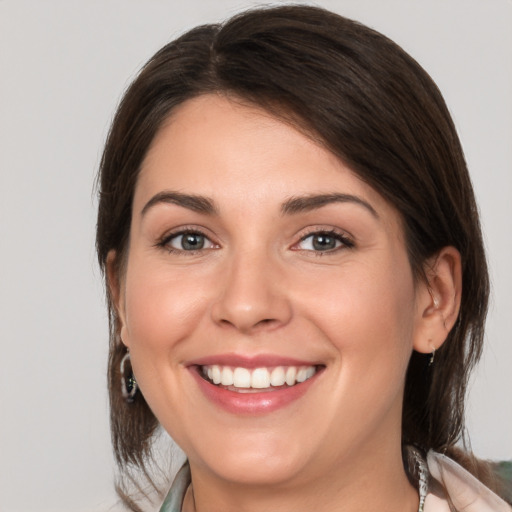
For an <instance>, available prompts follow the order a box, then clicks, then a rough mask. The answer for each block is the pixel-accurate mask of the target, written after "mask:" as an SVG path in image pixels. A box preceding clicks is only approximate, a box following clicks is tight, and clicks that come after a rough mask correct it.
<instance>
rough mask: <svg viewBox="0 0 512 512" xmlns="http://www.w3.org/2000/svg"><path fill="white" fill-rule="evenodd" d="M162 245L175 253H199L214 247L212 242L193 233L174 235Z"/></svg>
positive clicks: (200, 234)
mask: <svg viewBox="0 0 512 512" xmlns="http://www.w3.org/2000/svg"><path fill="white" fill-rule="evenodd" d="M162 245H164V246H165V247H167V248H169V249H170V250H176V251H200V250H202V249H212V248H213V247H214V244H213V243H212V241H211V240H210V239H208V238H207V237H206V236H205V235H203V234H202V233H196V232H193V231H186V232H181V233H176V234H174V235H172V236H170V237H168V238H167V239H166V240H164V242H163V244H162Z"/></svg>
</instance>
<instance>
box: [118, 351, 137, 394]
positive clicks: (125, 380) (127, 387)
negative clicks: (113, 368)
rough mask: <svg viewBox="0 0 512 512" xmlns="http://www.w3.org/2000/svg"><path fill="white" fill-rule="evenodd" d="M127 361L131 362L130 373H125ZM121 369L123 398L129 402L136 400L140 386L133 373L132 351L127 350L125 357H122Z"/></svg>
mask: <svg viewBox="0 0 512 512" xmlns="http://www.w3.org/2000/svg"><path fill="white" fill-rule="evenodd" d="M126 361H128V362H129V363H130V369H129V372H128V375H126V374H125V364H126ZM119 369H120V371H121V393H122V395H123V398H124V399H125V400H126V401H127V402H128V403H132V402H133V401H134V400H135V395H136V394H137V390H138V389H139V387H138V386H137V381H136V380H135V377H134V375H133V370H132V364H131V360H130V352H126V354H125V355H124V357H123V359H121V365H120V368H119Z"/></svg>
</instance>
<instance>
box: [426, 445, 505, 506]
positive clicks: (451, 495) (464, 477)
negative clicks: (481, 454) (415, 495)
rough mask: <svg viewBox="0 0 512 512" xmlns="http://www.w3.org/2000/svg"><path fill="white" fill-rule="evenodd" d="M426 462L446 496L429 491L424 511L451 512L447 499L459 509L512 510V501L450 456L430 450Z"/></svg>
mask: <svg viewBox="0 0 512 512" xmlns="http://www.w3.org/2000/svg"><path fill="white" fill-rule="evenodd" d="M427 464H428V469H429V472H430V475H431V477H432V478H433V479H434V480H435V481H436V482H438V483H439V484H440V486H441V488H442V489H443V490H444V492H445V494H446V498H445V497H442V496H438V495H436V494H435V493H431V494H429V495H428V496H427V500H426V502H425V512H449V511H450V506H449V505H448V501H451V503H452V504H453V507H454V508H455V510H457V512H512V508H511V507H510V505H508V504H507V503H506V502H505V501H504V500H503V499H501V498H500V497H499V496H498V495H497V494H495V493H494V492H492V491H491V490H490V489H489V488H487V487H486V486H485V485H484V484H483V483H482V482H480V480H478V479H477V478H475V477H474V476H473V475H472V474H471V473H469V472H468V471H466V470H465V469H464V468H463V467H462V466H460V465H459V464H457V463H456V462H455V461H453V460H452V459H450V458H449V457H446V456H445V455H442V454H440V453H436V452H432V451H430V452H429V453H428V456H427ZM447 498H448V499H447Z"/></svg>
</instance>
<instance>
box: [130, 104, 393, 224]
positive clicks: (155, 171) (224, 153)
mask: <svg viewBox="0 0 512 512" xmlns="http://www.w3.org/2000/svg"><path fill="white" fill-rule="evenodd" d="M164 190H175V191H178V192H182V193H193V194H197V195H204V196H207V197H212V198H213V199H214V200H215V201H216V202H218V203H219V204H220V205H221V206H222V205H223V204H224V205H232V206H233V205H235V204H237V202H238V208H244V209H248V208H250V207H253V208H259V209H261V208H262V207H263V206H265V205H269V206H270V205H272V204H276V205H277V204H278V203H279V204H281V203H282V202H283V201H284V200H286V199H289V198H291V197H294V196H302V195H308V194H329V193H343V194H352V195H357V196H359V197H362V198H363V199H365V200H366V201H368V202H370V203H371V204H372V206H373V207H374V208H375V209H376V210H377V211H380V212H381V213H384V214H385V215H388V214H390V215H391V216H396V215H397V214H396V212H394V209H393V208H392V207H391V206H390V205H389V204H388V203H387V202H386V201H385V200H384V199H383V198H382V196H380V194H378V193H377V192H376V191H375V190H374V189H372V188H371V187H370V186H369V185H367V184H366V183H364V182H363V181H362V180H360V179H359V178H358V176H357V175H356V174H355V173H354V172H353V171H352V170H351V169H350V168H348V167H347V166H346V165H345V164H344V163H343V162H342V161H341V160H340V159H339V158H337V157H336V156H335V155H333V154H332V153H331V152H330V151H328V150H327V149H325V147H323V146H321V145H320V144H319V143H317V142H316V141H314V140H313V139H312V138H311V137H308V136H307V135H305V134H304V133H303V132H301V131H299V130H298V129H297V128H295V127H294V126H292V125H291V124H289V123H286V122H283V121H281V120H279V119H277V118H276V117H274V116H272V115H271V114H269V113H268V112H267V111H265V110H263V109H261V108H258V107H255V106H251V105H247V104H242V103H241V102H235V101H233V100H231V99H228V98H226V97H224V96H220V95H204V96H200V97H197V98H194V99H192V100H188V101H187V102H185V103H183V104H182V105H181V106H180V107H179V108H177V109H176V110H175V111H174V112H173V114H172V115H171V116H170V117H169V119H168V120H167V121H166V122H165V123H164V125H163V126H162V127H161V129H160V130H159V132H158V133H157V135H156V137H155V139H154V140H153V142H152V144H151V146H150V148H149V151H148V153H147V155H146V158H145V160H144V162H143V164H142V167H141V172H140V175H139V179H138V183H137V188H136V193H135V203H136V205H138V206H139V207H140V205H141V204H143V202H144V201H147V200H149V199H150V198H151V197H152V196H153V195H155V194H157V193H159V192H161V191H164Z"/></svg>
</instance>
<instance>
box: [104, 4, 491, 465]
mask: <svg viewBox="0 0 512 512" xmlns="http://www.w3.org/2000/svg"><path fill="white" fill-rule="evenodd" d="M206 93H220V94H228V95H233V96H234V97H238V98H241V99H243V100H244V101H248V102H251V103H253V104H255V105H257V106H259V107H261V108H264V109H266V110H268V111H270V112H271V113H272V114H274V115H275V116H278V117H279V118H281V119H284V120H285V121H286V122H290V123H292V124H293V125H294V126H296V127H298V128H299V129H301V130H303V131H304V132H305V133H307V134H309V136H311V137H314V138H315V139H316V140H318V141H320V142H321V143H322V144H324V145H325V147H327V148H328V149H329V150H330V151H332V153H334V154H335V155H337V156H338V157H339V158H340V159H341V160H342V161H343V162H344V163H345V164H347V165H348V166H349V167H350V168H351V169H352V170H353V171H354V172H355V173H356V174H357V175H358V176H359V177H360V178H361V179H363V180H364V181H365V182H367V183H368V184H369V185H371V186H372V187H373V188H374V189H375V190H376V191H378V192H379V193H380V194H381V195H382V196H383V197H384V198H385V199H386V200H387V201H389V203H390V204H392V205H393V206H394V207H395V208H396V209H397V210H398V212H399V213H400V215H401V217H402V220H403V225H404V230H405V236H406V242H407V249H408V253H409V260H410V263H411V267H412V269H413V271H414V274H415V276H416V278H417V279H424V278H425V276H424V274H423V271H424V264H425V261H426V260H427V259H428V258H429V257H431V256H432V255H434V254H436V252H437V251H439V250H440V249H441V248H442V247H445V246H448V245H451V246H454V247H456V248H457V249H458V250H459V251H460V253H461V256H462V273H463V292H462V302H461V308H460V314H459V317H458V319H457V322H456V325H455V326H454V328H453V329H452V330H451V332H450V334H449V336H448V339H447V341H446V342H445V343H444V345H443V346H442V348H441V349H440V350H439V351H438V353H436V361H435V365H433V366H432V367H430V368H429V367H428V357H426V356H424V355H421V354H419V353H413V355H412V358H411V361H410V364H409V369H408V372H407V377H406V386H405V396H404V408H403V427H402V432H403V439H404V443H412V444H414V445H416V446H418V447H420V448H421V449H423V450H425V451H426V450H428V449H434V450H437V451H444V452H452V451H453V450H452V448H453V446H454V444H455V443H456V442H457V441H458V440H459V439H460V437H461V434H462V432H463V428H464V399H465V393H466V387H467V382H468V376H469V373H470V370H471V369H472V367H473V366H474V364H475V363H476V362H477V360H478V359H479V357H480V354H481V350H482V342H483V329H484V321H485V316H486V311H487V302H488V293H489V282H488V274H487V265H486V259H485V254H484V249H483V244H482V236H481V231H480V224H479V218H478V211H477V206H476V203H475V199H474V193H473V189H472V186H471V181H470V178H469V174H468V171H467V168H466V164H465V160H464V155H463V152H462V148H461V144H460V142H459V139H458V136H457V133H456V130H455V127H454V125H453V122H452V119H451V117H450V114H449V112H448V109H447V107H446V105H445V103H444V100H443V98H442V96H441V93H440V92H439V90H438V88H437V86H436V85H435V84H434V82H433V81H432V79H431V78H430V77H429V75H428V74H427V73H426V72H425V71H424V70H423V69H422V68H421V67H420V66H419V64H418V63H417V62H416V61H415V60H414V59H412V58H411V57H410V56H409V55H408V54H406V53H405V52H404V51H403V50H402V49H401V48H400V47H399V46H398V45H396V44H395V43H393V42H392V41H390V40H389V39H387V38H386V37H384V36H383V35H381V34H379V33H378V32H375V31H374V30H371V29H369V28H367V27H365V26H363V25H361V24H359V23H357V22H354V21H351V20H348V19H346V18H343V17H341V16H338V15H336V14H334V13H331V12H329V11H326V10H323V9H321V8H316V7H308V6H295V5H293V6H292V5H289V6H281V7H274V8H267V9H257V10H252V11H248V12H245V13H242V14H239V15H237V16H235V17H234V18H232V19H230V20H228V21H227V22H226V23H224V24H221V25H205V26H201V27H198V28H196V29H193V30H191V31H189V32H187V33H186V34H184V35H183V36H181V37H180V38H178V39H177V40H175V41H173V42H171V43H169V44H168V45H166V46H165V47H164V48H162V49H161V50H160V51H159V52H158V53H157V54H156V55H154V56H153V57H152V58H151V59H150V60H149V62H148V63H147V64H146V65H145V66H144V67H143V69H142V71H141V72H140V74H139V76H138V77H137V78H136V79H135V81H134V82H133V83H132V85H131V86H130V87H129V89H128V90H127V92H126V94H125V95H124V98H123V99H122V101H121V104H120V106H119V108H118V110H117V113H116V115H115V119H114V121H113V123H112V127H111V131H110V133H109V136H108V139H107V142H106V146H105V150H104V153H103V158H102V160H101V167H100V172H99V188H100V192H99V194H100V201H99V211H98V224H97V251H98V258H99V262H100V266H101V268H102V269H103V270H105V268H106V261H107V254H108V252H109V251H110V250H115V251H116V254H117V260H116V262H117V265H118V271H119V272H121V270H122V269H121V267H122V262H123V261H124V259H125V258H126V252H127V239H128V233H129V228H130V222H131V208H132V200H133V194H134V188H135V186H136V182H137V176H138V172H139V169H140V167H141V163H142V161H143V159H144V157H145V155H146V152H147V150H148V147H149V145H150V143H151V142H152V140H153V139H154V137H155V135H156V133H157V132H158V130H159V128H160V126H161V125H162V123H163V122H164V121H165V120H166V119H167V118H168V116H170V115H172V112H173V109H174V108H175V107H176V106H177V105H179V104H181V103H183V102H184V101H186V100H187V99H190V98H193V97H196V96H198V95H201V94H206ZM107 288H108V287H107ZM107 296H108V301H109V311H110V356H109V389H110V406H111V428H112V439H113V445H114V451H115V454H116V457H117V461H118V464H119V465H120V467H121V469H122V470H123V469H126V468H127V467H131V466H136V467H140V468H145V463H146V461H147V460H148V458H149V457H150V455H151V445H152V438H153V434H154V431H155V429H156V427H157V420H156V419H155V417H154V415H153V414H152V412H151V410H150V409H149V407H148V406H147V404H146V402H145V401H144V397H143V396H142V395H141V394H140V393H139V394H138V395H137V397H136V400H135V401H134V403H131V404H128V403H126V402H125V400H124V399H123V398H122V396H121V389H120V385H119V383H120V378H121V377H120V375H119V364H120V360H121V358H122V357H123V355H124V353H125V348H124V346H123V345H122V344H121V343H120V341H119V339H118V323H117V317H116V312H115V309H114V307H113V304H112V301H111V297H110V295H108V291H107Z"/></svg>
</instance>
